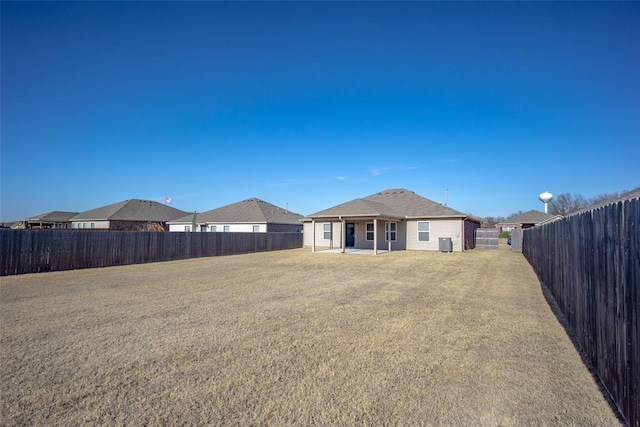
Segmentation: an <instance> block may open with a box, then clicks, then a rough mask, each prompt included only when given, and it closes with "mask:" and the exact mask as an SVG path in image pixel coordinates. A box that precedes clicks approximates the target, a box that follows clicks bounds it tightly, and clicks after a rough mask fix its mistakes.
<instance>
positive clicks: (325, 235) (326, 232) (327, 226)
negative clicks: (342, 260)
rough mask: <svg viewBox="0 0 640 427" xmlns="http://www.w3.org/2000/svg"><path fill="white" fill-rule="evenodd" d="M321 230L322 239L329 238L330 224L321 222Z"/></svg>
mask: <svg viewBox="0 0 640 427" xmlns="http://www.w3.org/2000/svg"><path fill="white" fill-rule="evenodd" d="M322 230H323V231H324V233H323V238H324V240H331V224H330V223H329V224H322Z"/></svg>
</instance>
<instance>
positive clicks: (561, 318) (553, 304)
mask: <svg viewBox="0 0 640 427" xmlns="http://www.w3.org/2000/svg"><path fill="white" fill-rule="evenodd" d="M539 282H540V288H541V289H542V294H543V295H544V299H545V300H547V304H549V308H551V311H552V312H553V314H554V315H555V316H556V319H557V320H558V323H560V325H562V327H563V328H564V330H565V332H566V333H567V336H568V337H569V338H570V339H571V343H573V347H574V348H575V349H576V351H577V352H578V354H579V355H580V358H581V359H582V363H584V365H585V366H586V367H587V369H588V370H589V373H590V374H591V376H592V377H593V379H594V380H595V382H596V384H597V385H598V388H599V389H600V393H602V395H603V396H604V398H605V400H606V401H607V403H608V404H609V407H610V408H611V410H612V411H613V413H614V414H615V415H616V418H618V421H620V423H622V424H623V425H629V423H628V422H627V421H626V420H625V419H624V417H623V416H622V413H621V412H620V410H619V409H618V407H617V406H616V404H615V401H614V400H613V398H612V397H611V394H609V390H607V388H606V387H605V385H604V383H603V382H602V380H601V379H600V377H599V376H598V372H597V371H596V368H595V367H594V366H593V364H592V363H591V360H590V359H589V357H588V356H587V353H586V352H585V351H584V350H583V349H582V346H581V345H580V341H578V336H577V335H576V334H575V333H574V332H573V329H572V328H571V325H570V324H569V321H568V320H567V318H566V317H565V315H564V313H563V312H562V310H561V309H560V306H559V305H558V302H557V301H556V299H555V297H554V296H553V294H552V293H551V291H550V290H549V288H547V286H545V284H544V283H542V281H539Z"/></svg>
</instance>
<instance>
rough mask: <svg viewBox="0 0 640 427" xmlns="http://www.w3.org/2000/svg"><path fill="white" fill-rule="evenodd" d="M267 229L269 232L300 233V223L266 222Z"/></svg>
mask: <svg viewBox="0 0 640 427" xmlns="http://www.w3.org/2000/svg"><path fill="white" fill-rule="evenodd" d="M267 231H269V232H271V233H302V223H300V224H267Z"/></svg>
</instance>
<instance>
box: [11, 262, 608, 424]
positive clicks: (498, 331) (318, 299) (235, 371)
mask: <svg viewBox="0 0 640 427" xmlns="http://www.w3.org/2000/svg"><path fill="white" fill-rule="evenodd" d="M0 286H1V287H0V291H1V293H0V301H1V309H2V311H1V313H2V322H1V329H0V330H1V336H0V357H1V363H0V374H1V378H0V379H1V385H0V387H1V393H2V394H1V401H2V402H1V422H2V424H3V425H43V426H44V425H87V424H91V425H94V424H98V425H104V424H108V425H175V424H179V425H203V424H208V425H242V426H244V425H403V426H404V425H438V426H439V425H451V426H466V425H486V426H497V425H576V426H577V425H580V426H612V425H618V424H619V421H618V419H617V418H616V415H615V414H614V412H613V411H612V410H611V409H610V407H609V405H608V404H607V401H606V399H605V398H604V397H603V395H602V393H601V391H600V390H599V389H598V387H597V384H596V383H595V381H594V380H593V378H592V376H591V375H590V373H589V371H588V369H587V368H586V367H585V365H584V364H583V363H582V361H581V358H580V356H579V354H578V353H577V352H576V350H575V348H574V346H573V345H572V343H571V340H570V339H569V337H568V336H567V334H566V333H565V331H564V329H563V328H562V326H561V325H560V324H559V322H558V320H557V319H556V317H555V316H554V315H553V313H552V311H551V309H550V308H549V305H548V304H547V302H546V301H545V298H544V296H543V293H542V291H541V288H540V285H539V283H538V281H537V279H536V276H535V274H534V273H533V271H532V270H531V268H530V267H529V265H528V264H527V262H526V260H525V259H524V258H523V257H522V255H520V254H516V253H512V252H510V251H497V252H496V251H494V252H491V251H481V250H474V251H470V252H467V253H454V254H441V253H426V252H412V251H403V252H394V253H391V254H384V255H380V256H377V257H374V256H366V255H343V254H322V253H315V254H314V253H311V252H310V251H309V250H308V249H300V250H292V251H280V252H271V253H260V254H251V255H240V256H229V257H218V258H205V259H196V260H187V261H178V262H167V263H158V264H146V265H136V266H126V267H112V268H103V269H93V270H81V271H70V272H58V273H44V274H34V275H24V276H13V277H4V278H2V279H1V285H0Z"/></svg>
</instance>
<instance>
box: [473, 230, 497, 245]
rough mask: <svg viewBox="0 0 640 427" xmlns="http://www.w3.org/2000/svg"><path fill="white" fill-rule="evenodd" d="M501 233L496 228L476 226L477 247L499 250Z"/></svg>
mask: <svg viewBox="0 0 640 427" xmlns="http://www.w3.org/2000/svg"><path fill="white" fill-rule="evenodd" d="M499 234H500V233H498V230H496V229H495V228H476V248H480V249H495V250H498V242H499V239H498V237H499Z"/></svg>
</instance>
